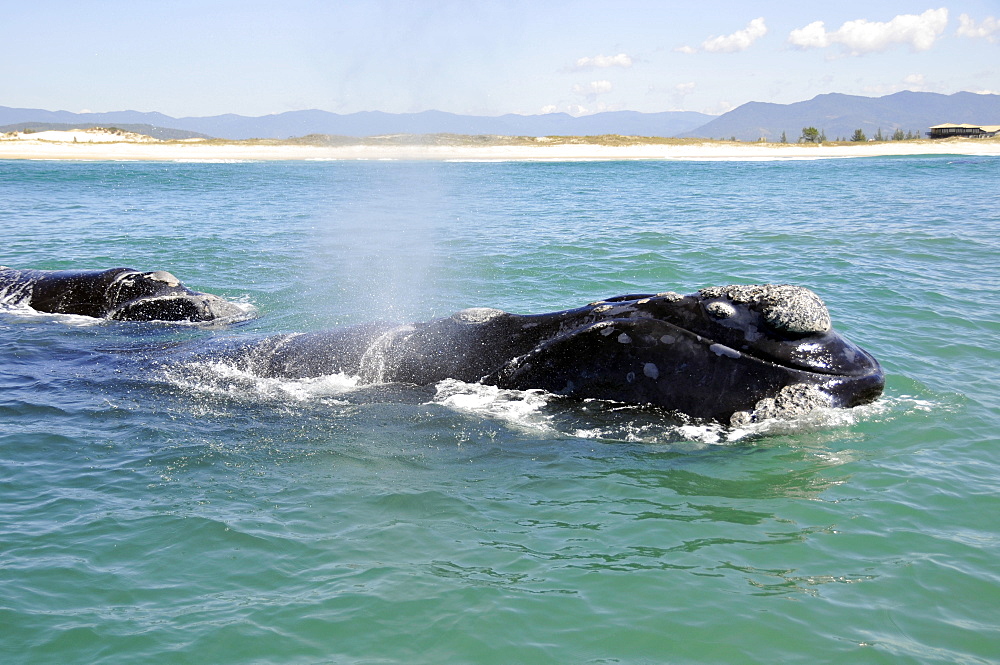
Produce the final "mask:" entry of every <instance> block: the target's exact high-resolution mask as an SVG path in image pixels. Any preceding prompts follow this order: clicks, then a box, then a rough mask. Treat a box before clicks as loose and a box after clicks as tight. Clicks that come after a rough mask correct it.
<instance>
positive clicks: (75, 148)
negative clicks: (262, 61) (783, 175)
mask: <svg viewBox="0 0 1000 665" xmlns="http://www.w3.org/2000/svg"><path fill="white" fill-rule="evenodd" d="M74 139H75V142H74ZM954 154H957V155H985V156H1000V141H997V140H978V139H947V140H937V141H930V140H918V141H891V142H886V143H860V144H857V145H854V144H852V145H793V144H790V145H783V144H773V143H772V144H761V143H729V142H705V143H679V144H669V143H667V144H658V143H648V144H638V145H626V146H608V145H588V144H576V143H573V144H547V143H545V142H544V140H543V141H541V142H540V144H539V145H533V146H532V145H516V146H510V145H482V146H479V145H474V146H473V145H428V146H422V145H348V146H305V145H255V144H253V143H252V142H247V143H241V142H232V143H214V142H213V143H205V142H197V141H194V142H192V141H158V140H156V139H153V138H150V137H148V136H142V135H139V134H127V133H123V134H114V133H109V132H99V131H94V130H74V131H66V132H61V131H60V132H56V131H46V132H36V133H33V134H22V133H18V134H3V135H0V159H68V160H95V161H105V160H127V161H133V160H159V161H206V162H211V161H248V160H249V161H256V160H437V161H505V160H518V161H532V160H536V161H573V160H580V161H588V160H594V161H600V160H605V161H610V160H636V159H639V160H690V161H697V160H731V161H762V160H794V159H830V158H845V157H877V156H888V155H954Z"/></svg>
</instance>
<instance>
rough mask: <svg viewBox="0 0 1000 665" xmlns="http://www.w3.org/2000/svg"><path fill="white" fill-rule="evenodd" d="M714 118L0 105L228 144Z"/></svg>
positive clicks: (34, 115)
mask: <svg viewBox="0 0 1000 665" xmlns="http://www.w3.org/2000/svg"><path fill="white" fill-rule="evenodd" d="M713 117H715V116H711V115H706V114H704V113H695V112H693V111H668V112H663V113H638V112H636V111H612V112H607V113H595V114H594V115H587V116H581V117H573V116H571V115H568V114H565V113H548V114H544V115H515V114H507V115H502V116H469V115H458V114H455V113H445V112H443V111H423V112H421V113H383V112H381V111H364V112H361V113H349V114H344V115H341V114H337V113H330V112H328V111H316V110H312V111H289V112H287V113H279V114H276V115H267V116H260V117H247V116H241V115H233V114H226V115H216V116H208V117H203V118H172V117H170V116H167V115H164V114H162V113H144V112H140V111H115V112H111V113H72V112H70V111H45V110H41V109H19V108H8V107H5V106H0V126H2V125H13V124H16V123H62V124H72V125H74V126H94V125H98V126H105V127H106V126H114V127H120V128H122V129H124V128H125V125H136V124H142V125H151V126H153V127H158V128H169V129H179V130H185V131H188V132H196V133H198V134H202V135H208V136H214V137H216V138H225V139H248V138H262V139H264V138H271V139H286V138H291V137H295V136H305V135H307V134H339V135H343V136H355V137H361V136H379V135H385V134H439V133H449V134H499V135H516V136H555V135H575V136H581V135H594V134H626V135H633V136H675V135H676V134H679V133H680V132H685V131H688V130H692V129H695V128H697V127H700V126H701V125H704V124H705V123H706V122H708V121H709V120H711V119H712V118H713Z"/></svg>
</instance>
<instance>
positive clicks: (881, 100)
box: [0, 90, 1000, 143]
mask: <svg viewBox="0 0 1000 665" xmlns="http://www.w3.org/2000/svg"><path fill="white" fill-rule="evenodd" d="M946 122H953V123H983V124H1000V95H994V94H977V93H972V92H957V93H954V94H951V95H944V94H940V93H933V92H915V91H909V90H904V91H901V92H896V93H893V94H890V95H884V96H882V97H862V96H858V95H847V94H843V93H836V92H833V93H824V94H821V95H817V96H815V97H813V98H812V99H809V100H804V101H800V102H793V103H791V104H777V103H774V102H757V101H751V102H747V103H745V104H742V105H741V106H739V107H737V108H735V109H733V110H731V111H729V112H727V113H724V114H722V115H720V116H712V115H707V114H704V113H697V112H694V111H664V112H660V113H641V112H638V111H607V112H603V113H595V114H593V115H586V116H571V115H569V114H567V113H548V114H540V115H517V114H513V113H508V114H505V115H500V116H474V115H461V114H456V113H450V112H447V111H435V110H428V111H420V112H417V113H387V112H384V111H359V112H357V113H349V114H337V113H332V112H330V111H322V110H318V109H308V110H302V111H286V112H284V113H278V114H273V115H266V116H256V117H254V116H242V115H238V114H235V113H226V114H221V115H215V116H204V117H184V118H173V117H171V116H168V115H166V114H163V113H160V112H157V111H112V112H108V113H73V112H70V111H46V110H43V109H20V108H11V107H5V106H0V127H3V126H8V127H9V126H13V125H16V124H19V123H20V124H32V123H33V124H35V125H40V124H52V123H59V124H73V125H77V126H80V125H86V124H91V125H98V126H117V127H121V126H123V125H132V126H135V125H147V126H151V127H154V128H157V131H159V132H160V133H161V135H164V136H165V135H166V133H167V130H175V131H182V132H193V133H195V134H197V135H202V136H210V137H215V138H222V139H234V140H239V139H249V138H259V139H288V138H294V137H300V136H305V135H309V134H329V135H339V136H348V137H370V136H382V135H393V134H465V135H500V136H557V135H562V136H593V135H601V134H621V135H627V136H650V137H678V138H721V139H728V138H736V139H738V140H741V141H758V140H760V139H764V140H767V141H772V142H773V141H778V140H779V139H780V138H781V136H782V134H784V135H785V136H786V138H787V140H788V141H789V142H792V143H794V142H796V141H797V140H798V138H799V135H800V133H801V131H802V129H803V128H805V127H815V128H817V129H818V130H820V131H822V132H823V133H824V134H825V135H826V136H827V137H828V139H830V140H833V139H836V138H838V137H839V138H847V137H850V136H851V135H852V134H853V133H854V131H855V130H856V129H861V130H862V131H863V132H865V133H866V134H867V135H868V136H874V135H875V134H876V132H878V131H879V130H881V131H882V133H883V135H884V136H890V135H891V134H892V133H893V132H894V131H895V130H897V129H899V130H902V131H904V132H908V133H912V132H915V133H917V134H918V135H920V136H922V135H924V133H925V132H926V131H927V129H928V128H929V127H931V126H933V125H937V124H942V123H946Z"/></svg>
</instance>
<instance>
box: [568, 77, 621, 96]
mask: <svg viewBox="0 0 1000 665" xmlns="http://www.w3.org/2000/svg"><path fill="white" fill-rule="evenodd" d="M613 87H614V86H612V85H611V81H591V82H590V83H588V84H587V85H579V84H577V85H574V86H573V92H575V93H576V94H578V95H585V96H587V97H596V96H597V95H600V94H603V93H605V92H611V89H612V88H613Z"/></svg>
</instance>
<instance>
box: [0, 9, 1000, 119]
mask: <svg viewBox="0 0 1000 665" xmlns="http://www.w3.org/2000/svg"><path fill="white" fill-rule="evenodd" d="M899 90H920V91H930V92H941V93H946V94H950V93H953V92H958V91H961V90H968V91H973V92H992V93H1000V0H952V1H949V2H947V3H946V4H937V3H934V2H929V1H925V2H906V1H895V0H879V2H870V1H868V2H857V1H855V0H839V1H838V2H836V3H831V2H821V3H810V2H787V1H784V0H780V1H779V0H771V1H765V2H713V1H711V0H704V1H702V2H683V3H680V2H669V1H661V2H654V1H649V0H647V1H639V0H635V1H630V0H614V1H612V0H603V1H591V0H584V1H577V2H569V1H566V2H563V1H560V0H531V1H521V0H510V1H507V2H502V1H496V2H486V1H479V0H457V1H454V2H453V1H448V0H426V1H403V0H383V1H381V2H379V1H370V2H360V1H359V2H340V1H338V0H325V1H320V0H268V1H266V2H258V1H257V0H236V1H229V0H200V1H197V2H195V1H188V0H127V1H119V0H105V1H100V2H97V1H90V0H72V1H54V0H35V1H33V2H10V3H5V6H4V8H3V12H2V14H0V105H2V106H14V107H30V108H44V109H49V110H69V111H82V110H91V111H117V110H125V109H132V110H138V111H161V112H163V113H167V114H169V115H173V116H203V115H216V114H221V113H239V114H242V115H265V114H270V113H280V112H283V111H292V110H300V109H312V108H317V109H324V110H327V111H333V112H337V113H351V112H355V111H371V110H379V111H388V112H396V113H399V112H413V111H423V110H427V109H438V110H442V111H451V112H454V113H464V114H476V115H499V114H503V113H522V114H535V113H543V112H552V111H564V112H569V113H572V114H574V115H580V114H586V113H594V112H598V111H609V110H634V111H644V112H656V111H672V110H688V111H701V112H704V113H713V114H715V113H722V112H725V111H727V110H729V109H731V108H734V107H736V106H738V105H740V104H743V103H745V102H748V101H762V102H777V103H791V102H796V101H801V100H804V99H810V98H812V97H814V96H815V95H817V94H821V93H826V92H842V93H847V94H855V95H865V96H872V97H874V96H880V95H884V94H889V93H892V92H897V91H899Z"/></svg>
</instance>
